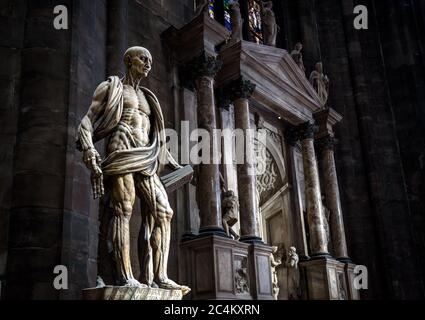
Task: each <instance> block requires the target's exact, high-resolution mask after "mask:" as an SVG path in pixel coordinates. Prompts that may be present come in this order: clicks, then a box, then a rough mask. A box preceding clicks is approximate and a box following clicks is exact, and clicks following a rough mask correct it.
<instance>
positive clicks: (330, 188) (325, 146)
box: [317, 135, 349, 260]
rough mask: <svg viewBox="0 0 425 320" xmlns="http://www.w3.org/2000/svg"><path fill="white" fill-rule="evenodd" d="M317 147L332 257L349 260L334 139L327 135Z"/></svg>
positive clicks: (318, 142)
mask: <svg viewBox="0 0 425 320" xmlns="http://www.w3.org/2000/svg"><path fill="white" fill-rule="evenodd" d="M317 146H318V150H319V158H320V161H321V166H322V179H323V187H324V194H325V202H326V206H327V208H328V209H329V211H330V216H329V222H330V233H331V238H332V245H333V249H334V254H333V255H334V256H335V258H337V259H339V260H349V258H348V251H347V241H346V239H345V230H344V221H343V216H342V210H341V200H340V196H339V187H338V177H337V173H336V166H335V158H334V146H335V139H334V137H333V136H332V135H327V136H325V137H322V138H320V139H319V140H318V141H317Z"/></svg>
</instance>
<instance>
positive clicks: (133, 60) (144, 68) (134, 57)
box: [124, 47, 152, 78]
mask: <svg viewBox="0 0 425 320" xmlns="http://www.w3.org/2000/svg"><path fill="white" fill-rule="evenodd" d="M124 64H125V66H126V67H127V70H128V71H131V72H132V74H137V75H140V76H141V77H143V78H146V77H147V76H148V74H149V71H150V70H151V66H152V55H151V53H150V52H149V50H148V49H146V48H143V47H131V48H129V49H127V51H126V52H125V54H124Z"/></svg>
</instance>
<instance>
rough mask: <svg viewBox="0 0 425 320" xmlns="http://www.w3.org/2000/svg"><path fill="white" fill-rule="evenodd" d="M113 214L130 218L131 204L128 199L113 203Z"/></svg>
mask: <svg viewBox="0 0 425 320" xmlns="http://www.w3.org/2000/svg"><path fill="white" fill-rule="evenodd" d="M113 209H114V214H115V216H117V217H125V218H130V217H131V213H132V212H133V205H132V203H131V202H130V201H122V202H119V203H114V204H113Z"/></svg>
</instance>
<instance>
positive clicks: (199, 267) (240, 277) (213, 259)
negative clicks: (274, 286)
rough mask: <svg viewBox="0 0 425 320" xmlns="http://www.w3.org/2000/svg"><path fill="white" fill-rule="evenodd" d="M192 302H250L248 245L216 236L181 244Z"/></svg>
mask: <svg viewBox="0 0 425 320" xmlns="http://www.w3.org/2000/svg"><path fill="white" fill-rule="evenodd" d="M181 248H182V250H183V251H184V252H185V255H186V258H187V266H188V268H187V269H188V270H187V272H188V274H187V279H186V280H185V282H186V283H188V285H189V286H190V287H191V288H192V292H191V293H192V299H203V300H207V299H212V300H223V299H226V300H227V299H231V300H233V299H238V300H251V299H252V298H253V297H252V296H251V290H250V288H251V283H250V269H251V267H250V263H249V259H248V248H249V245H248V244H246V243H242V242H239V241H236V240H233V239H230V238H225V237H220V236H216V235H208V236H204V237H197V238H195V239H193V240H190V241H185V242H183V243H182V244H181Z"/></svg>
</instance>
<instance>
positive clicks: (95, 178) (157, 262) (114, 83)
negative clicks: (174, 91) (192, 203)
mask: <svg viewBox="0 0 425 320" xmlns="http://www.w3.org/2000/svg"><path fill="white" fill-rule="evenodd" d="M124 63H125V66H126V69H127V71H126V75H125V76H124V78H122V79H120V78H118V77H116V76H112V77H109V78H108V80H106V81H104V82H102V83H101V84H100V85H99V86H98V87H97V88H96V90H95V92H94V96H93V101H92V103H91V105H90V107H89V110H88V112H87V114H86V115H85V116H84V118H83V119H82V121H81V124H80V126H79V128H78V141H77V145H78V146H79V148H80V150H82V152H83V161H84V163H85V165H86V166H87V168H88V169H89V170H90V171H91V179H92V186H93V192H94V197H95V198H99V197H101V196H103V194H104V184H103V181H104V178H105V186H107V187H108V191H110V201H111V207H112V209H113V217H112V221H111V225H110V231H109V234H108V239H109V241H110V245H111V247H112V255H113V259H114V262H115V271H116V275H117V282H118V283H117V284H118V285H120V286H132V287H133V286H134V287H139V286H142V284H141V283H140V282H139V281H138V280H136V279H135V278H134V276H133V272H132V268H131V263H130V234H129V233H130V232H129V229H130V228H129V221H130V217H131V214H132V211H133V205H134V202H135V199H136V195H137V196H138V197H139V198H140V199H141V200H142V201H144V202H145V204H146V205H147V207H148V208H149V210H148V211H147V212H142V216H143V219H144V221H145V224H144V229H145V234H144V236H145V239H146V241H147V242H148V250H145V251H146V256H145V257H144V259H141V260H142V261H144V262H145V263H144V265H143V266H142V276H141V278H142V280H141V281H142V282H143V283H144V284H145V285H148V286H152V287H160V288H164V289H182V290H183V289H185V288H187V287H184V286H180V285H178V284H176V283H175V282H173V281H172V280H170V279H168V276H167V262H168V253H169V247H170V233H171V232H170V222H171V218H172V216H173V210H172V209H171V207H170V204H169V202H168V197H167V193H166V191H165V189H164V186H163V185H162V183H161V180H160V179H159V176H158V175H159V173H160V171H161V169H162V168H163V166H164V164H169V165H171V166H172V167H174V168H175V169H177V168H180V166H179V165H178V164H177V163H176V162H175V161H174V159H172V157H171V155H170V153H169V152H168V150H167V149H166V148H165V133H164V119H163V115H162V111H161V107H160V105H159V102H158V99H157V98H156V97H155V95H154V94H153V93H152V92H151V91H149V90H148V89H146V88H144V87H142V86H140V81H141V80H142V79H144V78H146V77H147V76H148V74H149V71H150V70H151V64H152V56H151V54H150V52H149V51H148V50H147V49H145V48H142V47H132V48H129V49H128V50H127V51H126V52H125V55H124ZM102 139H106V143H107V145H106V157H105V159H104V160H103V161H102V160H101V157H100V156H99V153H98V152H97V150H96V149H95V147H94V143H95V142H97V141H99V140H102Z"/></svg>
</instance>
